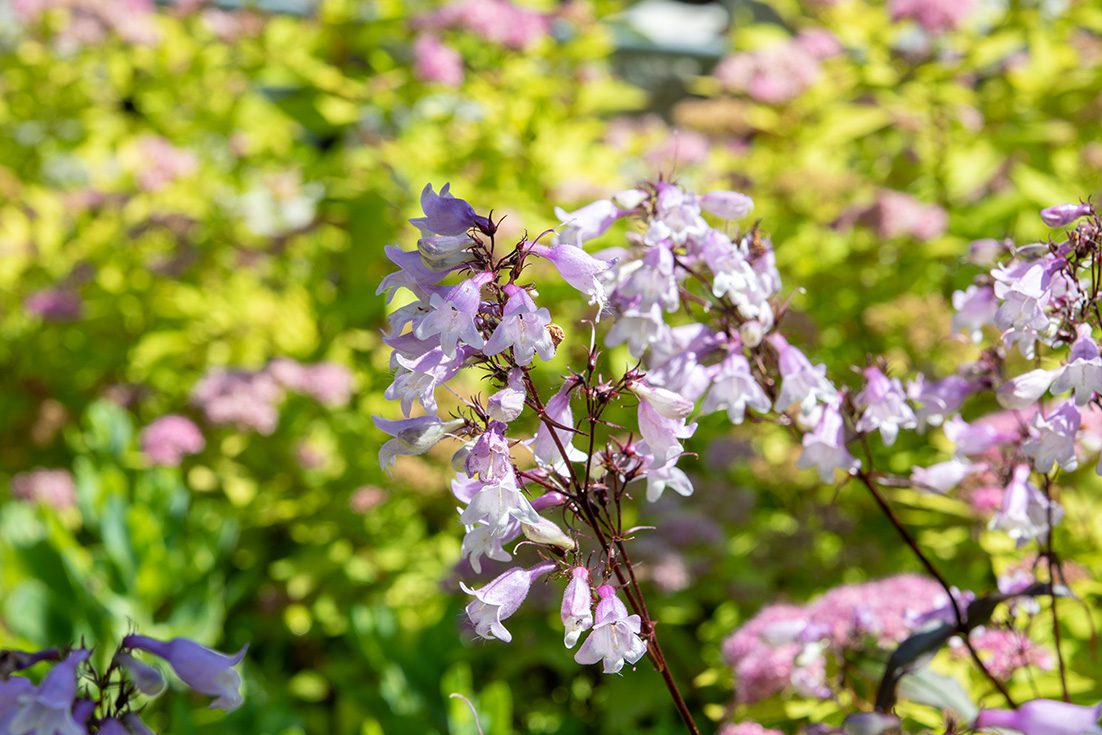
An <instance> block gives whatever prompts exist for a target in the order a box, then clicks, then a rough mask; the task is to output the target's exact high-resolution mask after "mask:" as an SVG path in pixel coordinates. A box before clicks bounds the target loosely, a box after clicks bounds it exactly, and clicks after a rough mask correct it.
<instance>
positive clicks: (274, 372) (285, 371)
mask: <svg viewBox="0 0 1102 735" xmlns="http://www.w3.org/2000/svg"><path fill="white" fill-rule="evenodd" d="M267 373H268V374H269V375H270V376H271V377H272V378H273V379H274V380H275V381H276V382H277V383H279V384H280V385H281V386H283V387H284V388H286V389H288V390H292V391H295V392H296V393H302V394H303V395H307V396H310V397H311V398H313V399H314V400H316V401H318V402H319V403H321V404H323V405H326V406H331V407H339V406H344V405H346V404H347V403H348V400H349V398H351V397H352V373H350V372H349V371H348V368H346V367H344V366H343V365H338V364H336V363H333V362H319V363H317V364H316V365H304V364H302V363H301V362H298V361H296V360H292V359H290V358H288V357H279V358H276V359H275V360H272V362H271V363H270V364H269V365H268V368H267Z"/></svg>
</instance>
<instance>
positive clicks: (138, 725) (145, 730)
mask: <svg viewBox="0 0 1102 735" xmlns="http://www.w3.org/2000/svg"><path fill="white" fill-rule="evenodd" d="M122 721H123V723H124V724H125V725H126V729H127V731H128V732H129V733H130V735H153V731H152V730H150V729H149V726H148V725H146V724H145V723H144V722H142V718H141V717H138V715H137V714H136V713H134V712H128V713H127V714H126V715H124V716H123V718H122Z"/></svg>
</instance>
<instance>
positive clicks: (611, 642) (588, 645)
mask: <svg viewBox="0 0 1102 735" xmlns="http://www.w3.org/2000/svg"><path fill="white" fill-rule="evenodd" d="M597 596H598V597H600V598H601V601H600V602H598V603H597V617H596V622H595V623H594V625H593V630H592V631H591V632H590V634H589V637H588V638H586V639H585V643H583V644H582V647H581V648H579V649H578V652H577V653H576V654H574V660H575V661H577V662H578V663H580V664H581V665H583V666H588V665H590V664H595V663H597V662H598V661H604V672H605V673H606V674H618V673H620V669H622V668H624V662H625V661H626V662H627V663H629V664H634V663H635V662H637V661H638V660H639V659H641V658H643V656H645V655H646V653H647V644H646V643H645V642H643V639H642V638H640V637H639V632H640V630H641V629H642V620H641V619H640V617H639V616H638V615H628V611H627V608H626V607H624V603H622V602H620V600H619V598H617V597H616V590H614V589H613V588H612V587H610V586H608V585H607V584H605V585H601V586H600V587H598V588H597Z"/></svg>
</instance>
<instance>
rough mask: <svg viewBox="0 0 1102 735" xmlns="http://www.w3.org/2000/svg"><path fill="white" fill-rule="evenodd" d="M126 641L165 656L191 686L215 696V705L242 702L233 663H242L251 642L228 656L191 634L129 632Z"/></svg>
mask: <svg viewBox="0 0 1102 735" xmlns="http://www.w3.org/2000/svg"><path fill="white" fill-rule="evenodd" d="M122 645H123V648H124V649H138V650H141V651H146V652H147V653H152V654H153V655H154V656H157V657H159V658H162V659H164V660H165V661H166V662H168V665H169V666H171V667H172V670H173V671H175V672H176V675H177V676H179V677H180V679H182V680H183V682H184V683H185V684H187V686H188V687H189V688H191V689H193V690H195V691H197V692H199V693H200V694H206V695H208V696H211V697H215V700H214V701H213V702H212V703H211V705H210V706H211V708H216V709H224V710H235V709H237V708H238V707H240V706H241V702H242V698H241V675H240V674H238V673H237V671H236V670H235V669H234V668H233V667H234V666H236V665H237V664H239V663H241V659H243V658H244V657H245V651H246V650H248V646H243V647H242V648H241V650H240V651H238V652H237V653H236V654H234V655H232V656H227V655H226V654H224V653H219V652H218V651H214V650H211V649H209V648H207V647H206V646H201V645H199V644H198V643H196V642H195V641H192V640H188V639H187V638H173V639H172V640H171V641H159V640H156V639H155V638H149V637H148V636H144V635H128V636H126V638H124V639H123V641H122Z"/></svg>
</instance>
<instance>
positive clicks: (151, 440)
mask: <svg viewBox="0 0 1102 735" xmlns="http://www.w3.org/2000/svg"><path fill="white" fill-rule="evenodd" d="M140 444H141V447H142V454H144V455H145V457H146V459H148V460H149V462H150V463H151V464H154V465H161V466H164V467H176V466H177V465H179V464H180V462H182V461H183V459H184V457H186V456H188V455H191V454H198V453H199V452H201V451H203V448H204V447H205V446H206V444H207V442H206V440H205V439H203V433H202V432H201V431H199V427H198V426H196V425H195V423H194V422H193V421H192V420H191V419H188V418H186V417H184V416H176V415H168V416H162V417H161V418H159V419H157V420H156V421H154V422H153V423H151V424H150V425H149V426H147V427H145V429H143V430H142V433H141V438H140Z"/></svg>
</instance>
